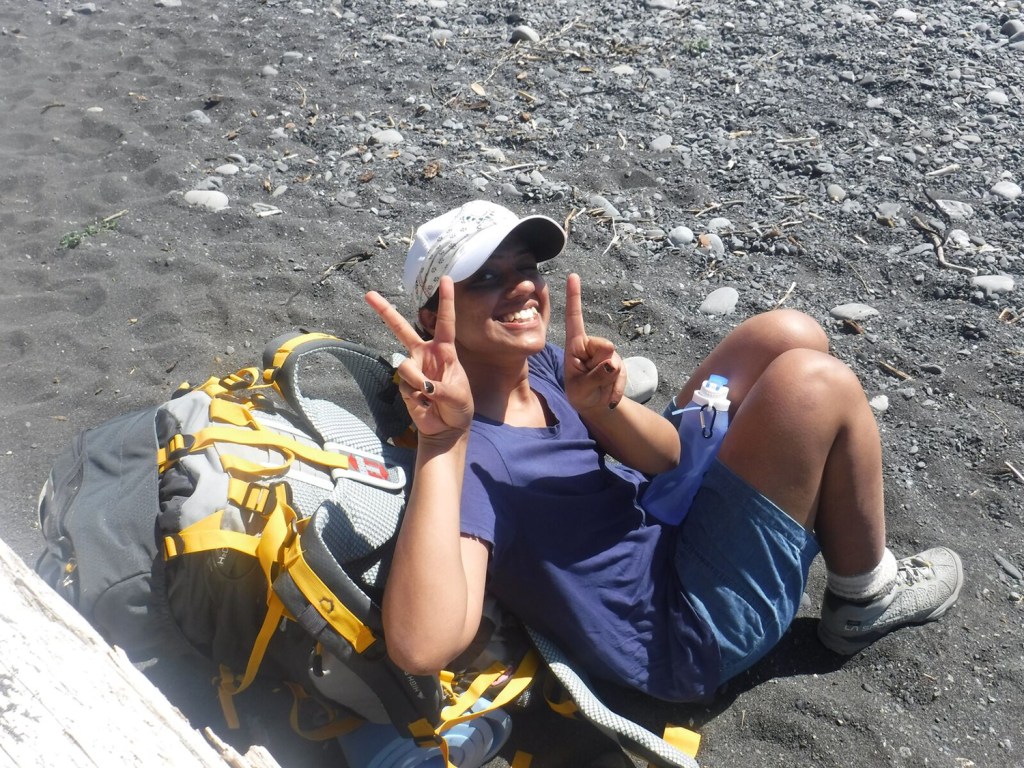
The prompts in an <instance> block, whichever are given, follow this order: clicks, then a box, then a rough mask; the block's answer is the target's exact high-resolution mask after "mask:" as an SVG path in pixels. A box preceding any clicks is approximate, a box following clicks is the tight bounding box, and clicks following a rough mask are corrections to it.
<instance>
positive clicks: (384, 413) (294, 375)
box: [263, 333, 412, 442]
mask: <svg viewBox="0 0 1024 768" xmlns="http://www.w3.org/2000/svg"><path fill="white" fill-rule="evenodd" d="M330 358H333V359H334V361H335V362H340V363H341V364H342V365H343V366H344V367H345V369H346V370H347V372H348V374H349V376H350V377H351V379H352V380H354V381H355V383H356V385H357V387H358V389H359V392H360V394H361V397H362V399H363V400H364V401H365V404H366V408H367V409H368V410H369V413H370V416H371V417H372V421H373V424H374V428H375V432H376V434H377V436H378V437H379V438H380V439H381V440H388V439H393V440H395V441H396V442H398V440H397V439H399V438H401V437H402V436H404V435H406V433H408V432H409V430H410V427H411V424H412V420H411V419H410V418H409V414H408V412H407V411H406V409H405V404H404V403H403V402H402V398H401V395H400V394H399V392H398V385H397V383H396V382H395V366H394V365H393V364H392V362H391V361H390V360H388V359H386V358H385V357H384V356H383V355H381V354H379V353H377V352H375V351H373V350H371V349H369V348H367V347H364V346H362V345H360V344H356V343H354V342H350V341H345V340H343V339H339V338H337V337H336V336H331V335H329V334H326V333H289V334H285V335H283V336H279V337H277V338H276V339H274V340H272V341H271V342H270V343H269V344H267V347H266V348H265V349H264V352H263V364H264V372H263V378H264V382H265V383H267V384H272V385H273V386H274V387H275V388H276V389H277V391H278V392H280V393H281V396H282V397H284V399H285V400H286V401H287V402H288V404H289V405H291V406H292V407H293V408H294V409H295V410H296V411H297V412H298V413H299V414H300V415H302V416H303V417H304V418H305V419H307V421H308V422H309V424H308V426H310V427H311V428H312V429H313V430H314V431H315V432H316V433H317V434H318V435H320V436H321V437H322V438H324V439H325V440H330V435H329V434H324V432H325V431H327V430H326V429H325V427H326V426H327V425H325V424H324V422H323V421H322V420H319V419H318V414H317V409H316V401H317V397H318V396H319V397H323V396H324V393H322V392H318V391H317V388H318V387H317V385H320V384H324V383H325V382H321V381H315V382H313V383H312V385H311V382H310V381H309V379H311V378H313V377H314V376H315V374H312V373H311V371H312V369H313V368H314V367H315V365H314V364H320V363H323V362H324V361H325V360H329V359H330ZM331 383H333V381H328V382H326V384H327V385H328V386H329V385H330V384H331ZM304 387H305V389H304ZM332 394H333V393H332ZM329 399H335V400H336V399H337V398H336V397H334V398H329ZM349 400H351V398H349ZM346 405H348V403H346ZM356 415H359V414H358V413H357V414H356Z"/></svg>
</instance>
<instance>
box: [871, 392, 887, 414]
mask: <svg viewBox="0 0 1024 768" xmlns="http://www.w3.org/2000/svg"><path fill="white" fill-rule="evenodd" d="M868 405H870V406H871V410H873V411H874V412H875V413H885V412H886V411H888V410H889V398H888V397H887V396H885V395H875V396H874V397H872V398H871V399H870V400H869V401H868Z"/></svg>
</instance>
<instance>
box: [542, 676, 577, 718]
mask: <svg viewBox="0 0 1024 768" xmlns="http://www.w3.org/2000/svg"><path fill="white" fill-rule="evenodd" d="M544 701H546V702H547V703H548V706H549V707H550V708H551V709H552V710H553V711H555V712H557V713H558V714H560V715H561V716H562V717H568V718H572V719H575V718H576V715H577V713H578V712H579V711H580V708H579V707H578V706H577V705H576V702H575V701H573V700H572V697H571V696H570V695H569V694H568V692H567V691H566V690H565V689H564V688H562V686H561V684H560V683H559V682H558V680H557V679H556V678H554V677H546V678H544Z"/></svg>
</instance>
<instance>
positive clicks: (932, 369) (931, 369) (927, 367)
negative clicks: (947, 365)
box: [921, 363, 945, 376]
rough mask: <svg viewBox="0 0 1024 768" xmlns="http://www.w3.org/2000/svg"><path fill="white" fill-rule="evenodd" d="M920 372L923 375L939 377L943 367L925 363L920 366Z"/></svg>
mask: <svg viewBox="0 0 1024 768" xmlns="http://www.w3.org/2000/svg"><path fill="white" fill-rule="evenodd" d="M921 370H922V371H923V372H924V373H933V374H936V375H938V376H941V375H942V374H943V373H944V372H945V371H944V369H943V367H942V366H941V365H939V364H938V363H925V364H924V365H922V366H921Z"/></svg>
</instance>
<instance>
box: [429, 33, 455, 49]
mask: <svg viewBox="0 0 1024 768" xmlns="http://www.w3.org/2000/svg"><path fill="white" fill-rule="evenodd" d="M451 39H452V31H451V30H450V29H435V30H432V31H431V33H430V42H432V43H433V44H434V45H437V46H440V47H444V46H445V45H447V44H448V41H449V40H451Z"/></svg>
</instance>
